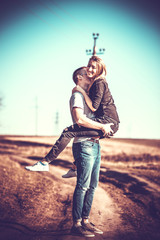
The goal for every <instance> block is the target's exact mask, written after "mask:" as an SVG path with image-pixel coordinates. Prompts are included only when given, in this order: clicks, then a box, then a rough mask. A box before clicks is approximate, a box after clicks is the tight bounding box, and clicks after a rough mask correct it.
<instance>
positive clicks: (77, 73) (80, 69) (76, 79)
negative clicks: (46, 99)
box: [73, 67, 86, 84]
mask: <svg viewBox="0 0 160 240" xmlns="http://www.w3.org/2000/svg"><path fill="white" fill-rule="evenodd" d="M83 69H86V67H80V68H78V69H76V70H75V71H74V73H73V81H74V82H75V84H77V82H78V77H77V76H78V75H80V73H81V71H82V70H83Z"/></svg>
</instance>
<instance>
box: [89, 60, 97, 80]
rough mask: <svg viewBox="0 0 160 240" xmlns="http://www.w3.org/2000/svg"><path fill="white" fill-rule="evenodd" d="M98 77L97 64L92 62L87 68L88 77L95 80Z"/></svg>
mask: <svg viewBox="0 0 160 240" xmlns="http://www.w3.org/2000/svg"><path fill="white" fill-rule="evenodd" d="M96 75H97V63H96V62H94V61H90V62H89V63H88V66H87V76H88V77H89V78H95V77H96Z"/></svg>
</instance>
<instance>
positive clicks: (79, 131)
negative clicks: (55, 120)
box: [43, 124, 103, 163]
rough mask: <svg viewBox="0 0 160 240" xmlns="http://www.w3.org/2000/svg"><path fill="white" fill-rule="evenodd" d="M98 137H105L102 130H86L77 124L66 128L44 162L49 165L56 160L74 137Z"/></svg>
mask: <svg viewBox="0 0 160 240" xmlns="http://www.w3.org/2000/svg"><path fill="white" fill-rule="evenodd" d="M86 136H87V137H97V136H100V137H102V136H103V133H102V131H101V130H96V129H91V128H85V127H82V126H79V125H77V124H74V125H72V126H70V127H68V128H65V129H64V131H63V132H62V134H61V136H60V137H59V139H58V140H57V141H56V143H55V144H54V145H53V147H52V148H51V150H50V151H49V153H48V154H47V155H46V156H45V158H44V159H43V161H47V162H48V163H50V162H52V161H53V160H55V159H56V158H57V157H58V155H59V154H60V153H61V152H62V151H63V150H64V148H65V147H66V146H67V145H68V143H69V142H70V140H71V139H72V138H74V137H86Z"/></svg>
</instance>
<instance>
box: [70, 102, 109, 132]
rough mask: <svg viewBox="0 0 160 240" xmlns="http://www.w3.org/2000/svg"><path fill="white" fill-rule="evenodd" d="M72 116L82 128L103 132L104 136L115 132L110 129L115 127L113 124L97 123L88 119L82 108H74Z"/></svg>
mask: <svg viewBox="0 0 160 240" xmlns="http://www.w3.org/2000/svg"><path fill="white" fill-rule="evenodd" d="M72 114H73V118H74V120H75V122H76V123H77V124H78V125H80V126H83V127H87V128H93V129H98V130H101V131H102V132H103V134H104V135H107V134H111V133H113V130H112V129H111V127H110V126H111V125H113V123H108V124H102V123H98V122H95V121H93V120H91V119H89V118H87V117H86V116H85V115H84V113H83V109H81V108H78V107H74V108H73V109H72Z"/></svg>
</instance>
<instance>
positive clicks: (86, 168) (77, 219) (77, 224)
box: [71, 141, 94, 237]
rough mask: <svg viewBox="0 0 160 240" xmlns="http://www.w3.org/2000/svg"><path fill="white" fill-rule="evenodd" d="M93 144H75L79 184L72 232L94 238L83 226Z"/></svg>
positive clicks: (74, 196)
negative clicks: (83, 211)
mask: <svg viewBox="0 0 160 240" xmlns="http://www.w3.org/2000/svg"><path fill="white" fill-rule="evenodd" d="M92 145H93V143H92V142H88V141H84V142H80V143H75V144H73V155H74V158H75V160H76V165H77V184H76V188H75V191H74V194H73V207H72V216H73V227H72V230H71V231H72V232H74V233H77V234H79V235H81V236H90V237H91V236H94V234H93V233H91V232H90V231H89V232H88V230H86V229H84V228H83V227H82V226H81V221H82V210H83V203H84V199H85V195H86V192H87V190H88V188H89V184H90V179H91V171H92V167H93V163H94V161H93V160H94V159H93V158H92V159H91V158H90V159H89V158H88V156H89V155H90V153H91V151H92Z"/></svg>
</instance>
